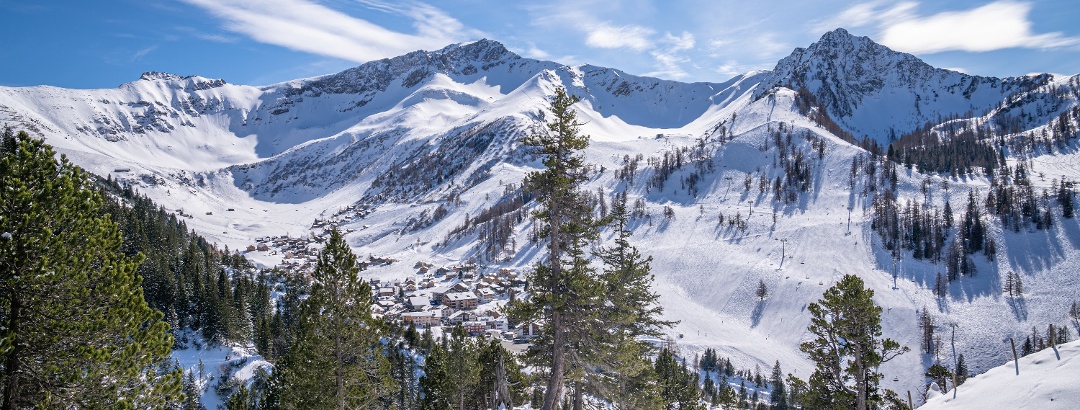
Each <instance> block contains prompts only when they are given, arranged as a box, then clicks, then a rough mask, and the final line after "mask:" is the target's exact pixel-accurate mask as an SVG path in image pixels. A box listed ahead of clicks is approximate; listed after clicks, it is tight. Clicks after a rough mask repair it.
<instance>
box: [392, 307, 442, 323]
mask: <svg viewBox="0 0 1080 410" xmlns="http://www.w3.org/2000/svg"><path fill="white" fill-rule="evenodd" d="M401 320H403V321H405V323H408V324H412V325H413V326H416V327H428V326H437V325H439V324H441V323H442V311H440V310H432V311H425V312H407V313H402V314H401Z"/></svg>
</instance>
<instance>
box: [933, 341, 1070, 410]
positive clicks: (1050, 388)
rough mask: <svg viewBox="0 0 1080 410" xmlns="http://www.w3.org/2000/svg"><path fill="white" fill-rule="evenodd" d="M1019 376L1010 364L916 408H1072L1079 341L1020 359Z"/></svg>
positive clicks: (975, 378) (991, 370) (988, 372)
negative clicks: (954, 396) (953, 393)
mask: <svg viewBox="0 0 1080 410" xmlns="http://www.w3.org/2000/svg"><path fill="white" fill-rule="evenodd" d="M1019 367H1020V374H1019V375H1017V374H1016V367H1015V364H1014V363H1012V362H1009V363H1006V364H1003V365H1001V366H998V367H995V368H993V369H990V370H989V371H987V372H986V373H983V374H981V375H978V376H976V377H974V378H972V379H969V380H968V381H967V383H965V384H964V385H963V386H961V387H960V389H959V390H957V391H956V398H955V399H953V398H952V392H951V391H950V392H948V393H947V394H942V395H940V396H937V397H934V398H932V399H930V400H929V401H927V403H926V405H924V406H921V407H919V409H924V410H936V409H987V408H1003V409H1023V408H1040V409H1073V408H1076V403H1080V391H1077V389H1076V380H1075V378H1074V377H1075V376H1076V374H1077V372H1078V371H1080V342H1071V343H1068V344H1064V345H1061V346H1059V347H1058V348H1057V351H1056V352H1055V351H1054V350H1053V349H1045V350H1043V351H1041V352H1037V353H1035V354H1032V355H1030V356H1027V357H1024V358H1021V359H1020V363H1019Z"/></svg>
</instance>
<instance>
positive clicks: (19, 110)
mask: <svg viewBox="0 0 1080 410" xmlns="http://www.w3.org/2000/svg"><path fill="white" fill-rule="evenodd" d="M560 86H561V87H565V88H567V89H568V90H569V92H570V93H572V94H575V95H577V96H579V97H581V98H582V101H581V103H580V104H578V105H577V106H576V107H577V109H578V112H579V115H580V117H581V118H582V119H583V120H584V121H585V122H586V124H585V125H584V126H583V131H584V132H585V133H586V134H588V135H590V136H591V141H592V144H591V146H590V147H589V148H588V149H587V150H586V156H587V158H588V160H589V161H590V162H591V163H593V164H595V165H596V168H595V169H594V172H593V173H592V175H591V178H590V180H589V182H588V183H587V189H588V190H589V191H590V192H596V193H598V194H601V193H602V194H603V195H605V196H607V195H609V194H611V193H613V192H618V191H626V192H627V193H628V194H629V197H630V201H631V202H636V203H639V204H640V207H639V210H641V211H642V213H643V214H644V215H646V216H641V217H639V218H636V219H635V221H634V222H633V229H634V233H635V237H634V242H635V243H636V244H637V246H639V248H641V249H642V250H643V251H644V252H645V253H647V254H651V255H653V256H654V257H655V261H654V263H653V268H654V272H655V274H656V277H657V279H656V280H657V282H656V287H657V289H658V290H659V291H660V293H661V302H662V303H663V304H664V306H665V309H666V310H665V312H666V314H667V315H668V316H669V317H670V318H672V319H676V320H680V321H681V322H680V324H679V325H678V326H677V327H676V328H675V329H673V331H672V335H673V336H674V337H675V339H676V341H677V342H678V343H679V344H680V346H681V347H682V349H683V353H684V354H687V355H689V356H691V357H692V356H693V354H694V353H695V352H700V351H701V350H703V349H704V348H706V347H715V348H718V350H719V351H720V352H721V354H722V355H724V356H730V357H732V359H733V361H735V363H736V364H737V365H738V366H739V367H743V368H746V367H751V368H752V367H753V366H754V365H761V366H762V367H763V368H768V366H771V365H772V363H773V362H774V361H775V360H779V361H780V362H781V363H782V364H783V365H784V369H785V370H786V371H789V372H793V373H795V374H796V375H798V376H801V377H803V378H805V377H806V376H807V375H808V374H809V372H810V370H811V365H810V363H809V361H808V360H807V359H806V358H805V357H803V355H802V354H801V353H800V352H799V351H798V344H799V343H800V342H801V341H802V340H803V339H804V338H806V334H805V331H804V330H803V329H805V328H806V325H807V324H808V322H809V313H808V312H807V311H806V306H807V304H809V303H810V302H813V301H816V300H817V299H818V298H820V296H821V294H822V292H823V291H824V290H825V289H826V288H828V287H829V286H830V285H832V284H833V283H834V282H835V281H836V280H837V279H839V278H840V277H842V276H843V275H844V274H847V273H856V274H859V275H860V276H862V277H863V278H864V280H865V281H866V282H867V284H868V285H869V286H871V287H873V288H874V289H875V290H876V292H877V295H876V298H875V300H876V301H877V303H878V304H880V305H881V306H883V307H884V308H885V309H884V312H883V321H884V327H885V333H886V335H887V336H889V337H892V338H894V339H897V340H900V341H902V342H903V343H904V344H906V345H908V346H911V347H912V348H913V350H914V351H913V352H912V353H910V354H907V355H904V356H901V357H900V358H899V359H897V360H896V361H894V362H891V363H889V364H887V365H886V367H885V368H884V369H883V370H884V371H885V372H886V374H888V375H889V376H890V377H892V378H891V379H889V380H886V381H885V384H886V386H887V387H889V388H892V389H894V390H897V391H901V392H902V391H904V390H912V391H916V390H917V389H918V387H919V385H920V384H921V383H922V382H923V377H922V372H923V371H924V369H925V366H926V365H927V363H929V362H930V361H932V360H933V358H932V357H930V356H928V355H921V354H920V353H919V352H918V349H917V347H918V346H919V331H918V328H917V324H916V318H917V317H918V316H919V312H922V311H923V310H924V309H928V310H929V311H932V312H933V315H934V316H935V317H936V318H937V320H938V323H940V324H956V325H957V326H958V329H959V330H958V333H957V347H958V349H960V350H961V351H962V352H966V356H967V357H968V360H969V365H970V367H971V368H972V370H973V371H975V372H979V371H983V370H986V369H989V368H990V367H993V366H995V365H997V364H999V363H1001V362H1003V361H1004V360H1005V357H1006V355H1005V349H1003V345H1002V341H1003V340H1005V341H1007V339H1008V337H1012V336H1017V335H1022V334H1030V330H1031V327H1032V326H1037V327H1039V328H1045V326H1046V325H1047V324H1049V323H1056V324H1060V323H1063V322H1065V319H1064V314H1065V313H1064V312H1065V309H1066V307H1067V305H1068V303H1069V302H1071V301H1072V300H1080V290H1078V289H1080V277H1078V275H1076V274H1075V272H1077V271H1080V252H1077V251H1076V249H1077V244H1078V243H1080V224H1078V223H1077V220H1076V219H1060V220H1058V222H1057V223H1056V224H1054V225H1053V226H1052V227H1051V228H1050V229H1048V230H1034V229H1031V230H1028V229H1024V230H1020V231H1013V230H1011V229H1003V228H1002V227H1001V226H1000V225H999V224H994V223H991V224H990V225H991V228H990V230H989V232H990V233H989V235H991V236H992V237H993V238H995V240H996V243H997V244H998V248H999V249H998V253H997V255H996V256H995V257H993V258H991V259H987V258H984V257H981V256H979V255H981V254H978V255H975V256H978V257H975V258H974V261H973V263H974V264H975V265H976V267H977V268H978V274H977V275H976V276H972V277H963V278H961V279H960V280H957V281H955V282H952V283H951V284H950V285H949V286H948V294H949V296H948V297H945V298H939V297H936V296H935V295H934V293H933V291H932V290H931V289H930V288H931V287H933V285H934V278H935V276H936V273H937V272H942V271H944V269H945V267H944V264H943V263H940V262H939V263H932V262H929V261H927V260H925V259H915V258H913V256H912V253H911V252H907V253H904V254H903V255H902V257H900V258H899V259H894V258H893V257H892V256H891V255H890V253H889V251H886V250H884V249H882V244H881V240H880V239H879V238H878V235H877V234H876V233H875V232H873V231H872V230H871V227H870V220H871V215H870V208H871V202H872V200H873V193H872V192H868V191H867V190H866V188H865V187H866V183H867V181H868V180H870V179H873V178H874V177H869V176H866V175H865V174H860V173H859V172H856V173H854V174H853V172H852V169H853V166H852V164H853V162H856V163H859V162H860V161H862V163H865V161H867V158H869V155H867V153H866V152H865V151H864V150H863V149H861V148H859V147H857V146H854V145H852V144H850V143H848V142H846V141H845V140H844V139H843V138H841V137H842V136H841V135H836V134H835V133H834V132H831V131H829V130H830V129H833V130H834V131H837V130H836V129H834V128H835V127H829V126H827V125H828V124H821V123H819V121H818V120H820V118H821V116H810V115H807V107H806V105H807V104H810V103H813V104H816V106H814V107H810V108H809V111H810V112H812V113H821V112H825V113H828V114H829V116H830V117H831V118H832V119H833V120H834V121H835V123H836V124H837V126H838V127H839V131H843V132H844V133H850V134H852V135H854V136H855V137H856V138H862V137H863V136H868V137H870V138H872V139H876V140H877V141H879V143H882V144H887V143H888V142H889V139H890V137H891V136H897V137H899V136H900V135H902V134H904V133H907V132H910V131H912V130H914V129H915V128H918V127H923V126H924V125H926V124H927V122H930V123H931V125H939V124H940V123H942V122H950V121H952V122H956V121H962V122H964V123H965V124H967V123H970V124H977V125H978V126H980V127H986V126H989V127H994V128H995V130H997V131H998V132H1000V133H1002V136H1001V138H1000V141H999V142H1006V141H1012V140H1018V139H1026V138H1035V137H1036V136H1038V135H1039V133H1041V132H1043V131H1044V130H1048V129H1050V128H1051V127H1058V128H1060V127H1062V126H1061V125H1060V124H1059V122H1060V121H1061V120H1060V119H1061V118H1062V113H1066V112H1071V111H1070V110H1074V109H1075V107H1076V106H1077V101H1078V99H1080V91H1078V90H1080V80H1078V77H1075V76H1073V77H1067V78H1056V77H1053V76H1050V75H1042V76H1031V77H1022V78H1013V79H996V78H988V77H976V76H969V75H965V74H961V73H956V72H953V71H948V70H943V69H937V68H933V67H930V66H928V65H926V64H925V63H923V62H922V61H920V60H918V59H917V58H916V57H914V56H911V55H907V54H902V53H897V52H894V51H891V50H889V49H887V48H885V47H883V46H880V45H877V44H874V43H873V42H872V41H870V40H869V39H867V38H859V37H854V36H851V35H850V34H848V33H847V32H846V31H844V30H836V31H833V32H830V33H828V34H826V35H825V36H824V37H822V39H821V40H820V41H818V42H817V43H814V44H813V45H811V46H810V47H808V48H806V49H797V50H795V51H794V52H793V53H792V54H791V55H790V56H788V57H786V58H784V59H782V60H781V61H780V62H779V63H778V64H777V67H776V68H775V69H774V70H772V71H767V72H758V73H749V74H746V75H741V76H738V77H735V78H733V79H730V80H727V81H724V82H720V83H692V84H688V83H681V82H676V81H667V80H659V79H654V78H647V77H639V76H634V75H630V74H627V73H624V72H622V71H619V70H616V69H610V68H603V67H595V66H589V65H582V66H565V65H561V64H558V63H554V62H547V61H538V60H532V59H527V58H522V57H520V56H517V55H516V54H514V53H512V52H510V51H508V50H507V49H506V48H505V47H503V46H502V45H501V44H499V43H497V42H494V41H490V40H481V41H476V42H472V43H464V44H457V45H451V46H448V47H446V48H444V49H442V50H438V51H430V52H429V51H417V52H413V53H409V54H407V55H404V56H400V57H395V58H391V59H384V60H379V61H373V62H370V63H367V64H363V65H361V66H358V67H355V68H352V69H349V70H345V71H343V72H340V73H336V74H330V75H326V76H321V77H315V78H309V79H299V80H294V81H289V82H285V83H280V84H273V85H268V86H245V85H235V84H230V83H227V82H225V81H223V80H213V79H207V78H203V77H197V76H190V77H180V76H176V75H172V74H163V73H147V74H145V75H143V77H142V78H140V79H139V80H136V81H133V82H131V83H126V84H123V85H121V86H120V87H118V88H116V89H107V90H68V89H60V88H55V87H47V86H42V87H26V88H8V87H0V125H10V126H13V127H15V128H19V129H26V130H29V131H30V132H32V133H34V134H36V135H38V136H42V137H44V138H46V140H47V141H48V142H49V143H50V144H52V145H54V146H55V147H56V148H57V150H58V151H59V152H61V153H63V154H65V155H67V156H68V157H69V158H71V159H72V160H73V161H74V162H75V163H76V164H79V165H81V166H83V167H84V168H86V169H88V170H89V171H91V172H94V173H97V174H100V175H110V176H111V177H113V178H117V179H122V180H125V181H127V182H128V183H130V184H133V185H135V186H136V187H137V188H138V189H139V190H140V191H142V192H143V193H145V194H147V195H149V196H150V197H151V198H153V199H154V200H155V201H157V202H158V203H160V204H162V205H164V206H166V207H167V208H168V209H182V210H183V213H184V214H185V215H187V216H188V218H189V219H188V226H191V227H193V228H194V229H196V230H198V231H199V232H200V233H201V234H203V235H205V236H207V237H208V238H211V239H212V240H216V241H218V242H219V243H222V244H224V245H228V246H229V247H230V248H231V249H243V248H245V247H247V246H248V245H251V244H253V243H254V241H255V239H256V238H260V237H265V236H277V235H291V236H294V237H295V236H298V235H306V234H308V233H309V232H310V231H311V230H312V225H313V222H314V221H315V220H316V219H318V220H328V219H329V220H334V221H337V222H339V223H340V224H342V225H343V227H344V228H346V229H349V230H350V232H351V233H350V234H349V235H348V239H349V240H350V243H351V244H352V245H353V246H354V247H355V248H356V250H357V253H358V254H360V255H366V254H375V255H384V256H390V257H393V258H395V259H398V260H404V261H408V264H409V265H410V266H411V264H412V261H414V260H423V261H428V262H433V263H436V264H453V263H457V262H460V261H464V260H467V259H472V260H475V261H478V262H480V263H482V264H484V266H485V269H495V268H497V267H510V268H515V269H519V270H524V269H527V268H528V267H529V266H530V265H531V263H532V262H533V261H534V260H535V258H537V257H538V256H540V255H541V254H542V252H543V251H542V249H540V248H538V247H537V245H536V244H534V243H532V242H530V240H529V231H530V228H531V224H530V222H529V220H528V219H527V218H525V219H523V220H520V221H518V220H515V221H513V222H512V224H513V226H514V227H515V229H514V232H513V233H512V234H511V235H510V237H508V238H502V240H500V241H494V240H493V239H491V238H490V237H489V232H488V231H489V229H487V228H488V227H489V226H488V225H484V224H485V223H490V222H485V221H483V220H480V218H478V216H479V215H488V216H489V217H491V215H492V211H491V209H492V207H493V206H494V205H495V204H498V203H505V202H507V201H508V199H509V198H512V197H513V196H514V195H515V193H516V192H517V190H518V189H519V188H520V183H521V181H522V178H523V177H524V175H525V173H526V172H528V171H530V170H533V169H536V167H538V166H539V161H538V159H537V158H536V157H535V156H534V155H532V154H531V153H530V152H529V150H528V149H526V148H524V147H522V146H521V144H520V143H519V140H520V138H521V137H522V136H523V135H526V134H528V133H532V132H539V131H540V130H541V127H540V125H541V124H542V122H543V120H544V114H543V113H542V109H543V108H544V107H545V106H546V104H547V102H546V98H547V97H548V96H550V95H551V94H552V93H553V90H554V89H555V88H556V87H560ZM800 89H802V90H805V91H804V92H803V93H804V94H806V93H809V94H811V95H812V96H813V97H814V98H813V100H814V101H813V102H808V101H807V100H806V98H805V95H800V93H799V90H800ZM811 117H813V118H816V120H812V119H811ZM1076 118H1077V116H1072V117H1067V120H1066V122H1068V123H1069V124H1068V125H1069V127H1072V128H1071V130H1072V131H1071V132H1072V133H1074V134H1075V132H1076V131H1075V130H1076V129H1077V127H1076V124H1075V122H1076ZM1054 129H1057V128H1054ZM1064 129H1065V130H1069V129H1070V128H1068V127H1065V128H1064ZM839 131H837V132H839ZM1033 140H1034V139H1033ZM1077 146H1078V145H1077V143H1076V141H1075V139H1070V140H1069V142H1068V143H1067V147H1066V148H1065V149H1060V150H1053V151H1047V150H1038V149H1036V150H1033V151H1030V152H1025V153H1022V156H1021V153H1019V152H1015V153H1014V152H1012V151H1009V152H1010V158H1009V162H1010V163H1011V164H1014V165H1015V164H1017V163H1019V162H1023V163H1024V164H1025V166H1027V167H1028V170H1029V172H1030V174H1031V175H1033V177H1032V184H1033V185H1035V186H1036V188H1049V187H1051V186H1052V185H1053V183H1055V182H1056V181H1055V180H1060V178H1061V177H1062V176H1065V177H1067V178H1068V179H1070V180H1074V181H1075V180H1078V179H1080V166H1077V165H1076V164H1080V157H1078V155H1080V154H1077V152H1078V151H1077V149H1076V147H1077ZM898 169H899V171H898V172H897V175H896V178H895V179H896V195H897V196H898V197H899V198H901V199H902V200H912V201H916V200H917V201H921V202H920V203H921V204H922V205H933V206H937V207H941V206H942V204H943V203H944V201H949V202H950V203H951V205H952V209H954V210H960V209H964V205H965V204H966V199H967V193H968V191H969V190H979V192H980V193H982V192H985V190H986V187H987V186H988V180H987V179H986V178H985V177H983V176H981V175H977V174H975V175H965V176H962V177H952V176H948V175H931V174H923V173H920V172H919V171H918V170H917V169H907V168H903V167H899V168H898ZM1046 206H1047V207H1049V208H1050V209H1056V208H1054V207H1055V206H1056V205H1052V204H1047V205H1046ZM485 211H487V212H486V213H485ZM1055 212H1057V211H1056V210H1055ZM958 213H959V212H958ZM721 216H722V217H723V218H724V219H723V220H722V221H721ZM497 217H498V215H496V216H495V217H493V218H497ZM986 220H988V221H993V220H996V219H994V218H992V217H989V216H987V217H986ZM493 241H494V242H493ZM492 243H495V245H494V246H493V245H492ZM248 257H249V258H251V259H253V260H255V261H257V262H260V263H263V264H266V265H273V264H276V263H279V262H281V261H282V259H283V258H284V255H272V254H269V253H266V252H258V251H253V252H249V253H248ZM781 257H783V259H782V260H781ZM1009 271H1016V272H1018V273H1020V274H1021V275H1022V277H1023V278H1024V283H1025V286H1026V288H1027V291H1026V293H1025V295H1024V296H1023V297H1022V298H1019V299H1017V298H1012V297H1008V296H1003V295H1002V294H1001V291H1000V289H1001V286H1002V283H1003V280H1002V278H1003V277H1004V273H1005V272H1009ZM894 272H895V278H894ZM365 274H366V275H375V276H379V277H382V278H403V277H406V276H408V275H413V274H414V273H413V271H412V270H410V269H408V268H407V267H404V266H397V265H391V266H386V267H377V268H373V269H371V270H369V271H368V272H366V273H365ZM759 281H764V282H765V283H766V284H767V286H768V288H769V294H770V296H769V297H768V298H766V299H765V300H759V299H758V298H757V297H756V296H755V295H754V293H755V292H754V291H755V289H756V288H757V285H758V283H759ZM1074 335H1075V333H1074Z"/></svg>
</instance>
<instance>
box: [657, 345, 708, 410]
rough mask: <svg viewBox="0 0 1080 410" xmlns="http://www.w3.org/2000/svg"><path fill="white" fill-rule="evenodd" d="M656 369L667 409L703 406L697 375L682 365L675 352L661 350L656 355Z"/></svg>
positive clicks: (659, 386)
mask: <svg viewBox="0 0 1080 410" xmlns="http://www.w3.org/2000/svg"><path fill="white" fill-rule="evenodd" d="M654 370H655V372H656V378H657V381H658V385H657V388H658V389H659V391H660V392H659V393H660V399H661V401H662V402H663V403H664V407H663V408H664V409H665V410H674V409H680V410H686V409H700V408H702V406H701V404H700V403H699V399H700V394H699V393H698V390H697V380H698V379H697V375H696V374H694V373H691V372H690V371H689V370H687V369H686V367H685V366H684V365H680V364H679V361H678V359H677V358H676V357H675V353H673V352H672V351H671V350H668V349H663V350H661V351H660V354H659V355H658V356H657V357H656V363H655V365H654Z"/></svg>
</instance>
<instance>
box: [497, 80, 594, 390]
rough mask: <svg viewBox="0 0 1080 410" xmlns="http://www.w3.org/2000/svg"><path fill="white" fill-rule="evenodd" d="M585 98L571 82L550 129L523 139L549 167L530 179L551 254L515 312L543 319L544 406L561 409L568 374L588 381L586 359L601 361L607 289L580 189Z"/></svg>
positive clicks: (556, 103) (553, 107)
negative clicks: (601, 311)
mask: <svg viewBox="0 0 1080 410" xmlns="http://www.w3.org/2000/svg"><path fill="white" fill-rule="evenodd" d="M577 101H578V98H577V97H576V96H572V95H568V94H567V93H566V90H565V89H563V88H561V87H560V88H558V89H556V91H555V96H554V97H553V98H552V99H551V103H550V107H549V110H550V113H551V116H552V118H551V119H550V121H549V122H548V123H547V124H546V125H547V127H546V130H547V132H540V133H537V134H533V135H530V136H527V137H525V138H524V139H523V141H522V142H523V143H524V144H525V145H530V146H533V147H536V149H537V152H538V153H539V154H540V155H542V156H543V157H544V159H543V164H544V166H545V169H543V170H540V171H535V172H531V173H529V175H528V176H527V178H526V183H525V185H526V187H527V188H528V189H529V191H530V192H532V193H533V194H534V195H536V198H537V199H538V200H539V201H540V204H541V206H540V209H539V210H537V211H536V212H535V213H534V216H535V217H536V218H537V220H538V222H539V223H540V224H542V226H543V228H542V231H541V232H542V236H543V237H544V241H545V242H546V245H547V248H548V254H547V256H546V257H545V258H544V260H543V261H542V262H539V263H537V265H536V266H535V268H534V269H533V271H532V272H530V273H529V276H528V277H529V292H530V294H531V298H529V299H528V301H522V302H519V303H516V304H514V306H513V307H512V309H511V311H510V314H511V317H512V318H513V319H514V320H515V321H517V322H519V323H524V322H530V321H537V320H538V321H540V322H541V323H543V332H542V334H541V336H540V337H539V338H538V339H536V342H535V344H534V347H535V348H534V349H532V350H531V352H532V356H531V357H532V358H533V360H534V362H535V363H536V364H542V365H543V367H544V368H545V369H544V371H545V372H546V373H547V387H546V389H544V400H543V404H542V406H541V408H542V409H544V410H550V409H555V408H556V407H557V406H558V405H559V403H560V401H561V400H562V398H563V395H564V388H565V385H566V382H567V380H568V379H570V380H573V381H575V382H576V383H580V382H581V380H582V377H583V375H582V372H581V367H582V366H581V365H582V363H583V362H587V361H593V360H595V357H593V356H592V353H593V352H595V351H594V350H592V347H593V346H592V341H591V340H589V338H590V336H592V335H591V334H590V333H591V332H590V329H591V327H592V326H594V325H595V322H594V320H595V314H596V309H595V308H596V307H597V306H599V305H600V297H601V295H602V292H603V289H604V287H603V286H602V284H601V283H600V281H599V280H598V279H597V278H596V275H595V271H594V268H592V267H591V266H590V263H589V260H588V259H587V255H586V248H587V246H588V242H589V241H590V240H591V239H592V238H595V237H596V222H595V221H594V220H593V219H592V209H591V208H590V207H589V206H588V202H587V198H586V196H585V195H584V192H582V191H581V189H580V185H581V183H582V182H583V181H584V180H585V176H586V175H585V170H586V167H585V160H584V158H583V157H582V154H581V151H582V150H583V149H585V147H587V146H588V144H589V138H588V137H587V136H585V135H581V134H580V132H579V128H580V127H581V125H582V123H581V122H580V121H579V120H578V119H577V115H576V113H575V111H574V109H573V104H574V103H576V102H577ZM571 351H573V354H571Z"/></svg>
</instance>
